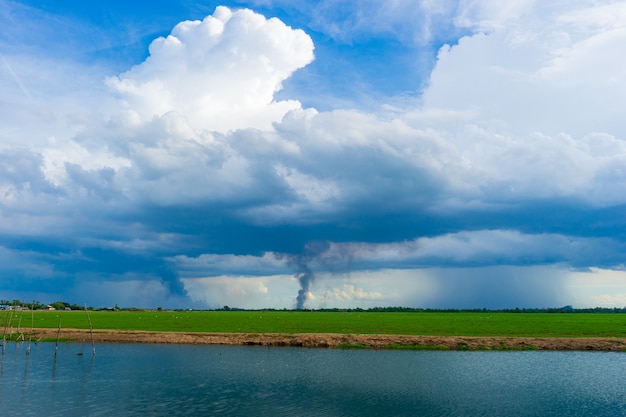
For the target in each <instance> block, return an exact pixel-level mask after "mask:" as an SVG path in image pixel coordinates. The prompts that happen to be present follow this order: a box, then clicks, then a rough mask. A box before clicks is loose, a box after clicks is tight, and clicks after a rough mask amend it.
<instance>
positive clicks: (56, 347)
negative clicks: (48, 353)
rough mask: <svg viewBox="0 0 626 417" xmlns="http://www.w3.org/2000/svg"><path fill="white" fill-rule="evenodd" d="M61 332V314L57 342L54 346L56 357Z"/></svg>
mask: <svg viewBox="0 0 626 417" xmlns="http://www.w3.org/2000/svg"><path fill="white" fill-rule="evenodd" d="M60 334H61V316H60V315H59V328H58V329H57V343H56V345H55V346H54V357H55V358H56V356H57V350H59V335H60Z"/></svg>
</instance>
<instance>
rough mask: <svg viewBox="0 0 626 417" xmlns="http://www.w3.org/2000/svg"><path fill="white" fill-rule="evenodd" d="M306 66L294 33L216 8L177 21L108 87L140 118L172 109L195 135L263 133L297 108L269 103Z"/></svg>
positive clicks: (303, 47)
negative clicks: (258, 130) (239, 130)
mask: <svg viewBox="0 0 626 417" xmlns="http://www.w3.org/2000/svg"><path fill="white" fill-rule="evenodd" d="M312 60H313V42H312V41H311V38H309V36H307V35H306V34H305V33H304V32H303V31H301V30H293V29H292V28H290V27H288V26H286V25H285V24H284V23H283V22H281V21H280V20H278V19H275V18H274V19H269V20H268V19H265V18H264V17H263V16H261V15H258V14H255V13H253V12H252V11H250V10H238V11H234V12H233V11H231V10H230V9H228V8H226V7H218V8H217V9H216V10H215V13H214V14H213V15H210V16H207V17H206V18H205V19H204V20H202V21H185V22H181V23H179V24H178V25H176V27H175V28H174V29H173V30H172V33H171V34H170V35H169V36H167V37H165V38H163V37H162V38H158V39H156V40H155V41H153V42H152V44H151V45H150V56H149V57H148V58H147V59H146V60H145V61H144V62H143V63H141V64H139V65H137V66H135V67H133V68H132V69H131V70H129V71H127V72H125V73H123V74H121V75H120V76H119V77H111V78H108V80H107V83H108V85H109V86H111V88H113V89H114V90H115V91H116V92H117V93H118V94H119V95H120V97H121V99H122V100H123V101H124V102H125V103H126V105H127V106H128V109H129V110H131V111H134V112H137V113H138V114H139V115H140V116H141V117H142V118H143V120H150V119H151V118H152V117H153V116H162V115H164V114H166V113H168V112H171V111H175V112H178V113H180V114H181V115H184V117H185V118H186V119H187V120H188V121H189V122H190V124H191V125H192V126H193V127H194V128H197V129H209V130H214V131H227V130H231V129H237V128H249V127H255V128H263V129H268V128H269V127H270V126H271V123H272V122H276V121H279V120H280V119H281V118H282V117H283V115H284V114H285V113H286V112H287V111H289V110H291V109H294V108H298V107H299V103H298V102H297V101H294V100H285V101H274V94H275V93H276V92H277V91H279V90H280V89H281V83H282V82H283V81H284V80H285V79H287V78H288V77H289V76H290V75H291V74H292V73H293V71H295V70H297V69H298V68H301V67H303V66H305V65H307V64H308V63H310V62H311V61H312Z"/></svg>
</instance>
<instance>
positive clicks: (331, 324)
mask: <svg viewBox="0 0 626 417" xmlns="http://www.w3.org/2000/svg"><path fill="white" fill-rule="evenodd" d="M31 318H32V320H31ZM89 318H90V319H91V322H92V324H93V328H94V329H95V330H98V329H103V330H104V329H108V330H147V331H165V332H224V333H232V332H241V333H339V334H398V335H423V336H502V337H626V314H617V313H612V314H611V313H606V314H594V313H578V314H567V313H566V314H554V313H528V312H525V313H524V312H519V313H516V312H494V311H472V312H467V311H465V312H462V311H455V312H448V311H446V312H443V311H411V312H373V311H355V310H353V311H248V310H246V311H155V310H138V311H121V310H117V311H90V312H89ZM59 322H61V323H62V324H61V325H62V327H63V328H78V329H88V328H89V321H88V317H87V315H86V314H85V312H80V311H64V310H63V311H58V310H57V311H29V312H26V311H4V312H2V313H1V314H0V326H1V327H2V328H3V329H4V328H7V327H11V328H12V329H13V331H14V332H15V330H16V328H18V326H19V327H21V329H22V331H23V332H25V333H27V332H28V329H30V328H31V327H35V328H56V327H58V326H59Z"/></svg>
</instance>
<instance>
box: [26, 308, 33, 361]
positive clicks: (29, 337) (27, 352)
mask: <svg viewBox="0 0 626 417" xmlns="http://www.w3.org/2000/svg"><path fill="white" fill-rule="evenodd" d="M34 307H35V303H33V305H32V306H30V334H29V335H28V346H26V354H27V355H30V342H31V340H33V329H34V328H35V309H34Z"/></svg>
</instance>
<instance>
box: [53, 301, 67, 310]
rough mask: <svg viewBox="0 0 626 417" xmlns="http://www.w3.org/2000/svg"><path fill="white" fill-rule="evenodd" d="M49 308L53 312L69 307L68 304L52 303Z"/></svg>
mask: <svg viewBox="0 0 626 417" xmlns="http://www.w3.org/2000/svg"><path fill="white" fill-rule="evenodd" d="M50 306H51V307H52V308H54V309H55V310H65V307H69V306H70V304H69V303H66V302H65V301H55V302H54V303H50Z"/></svg>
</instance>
